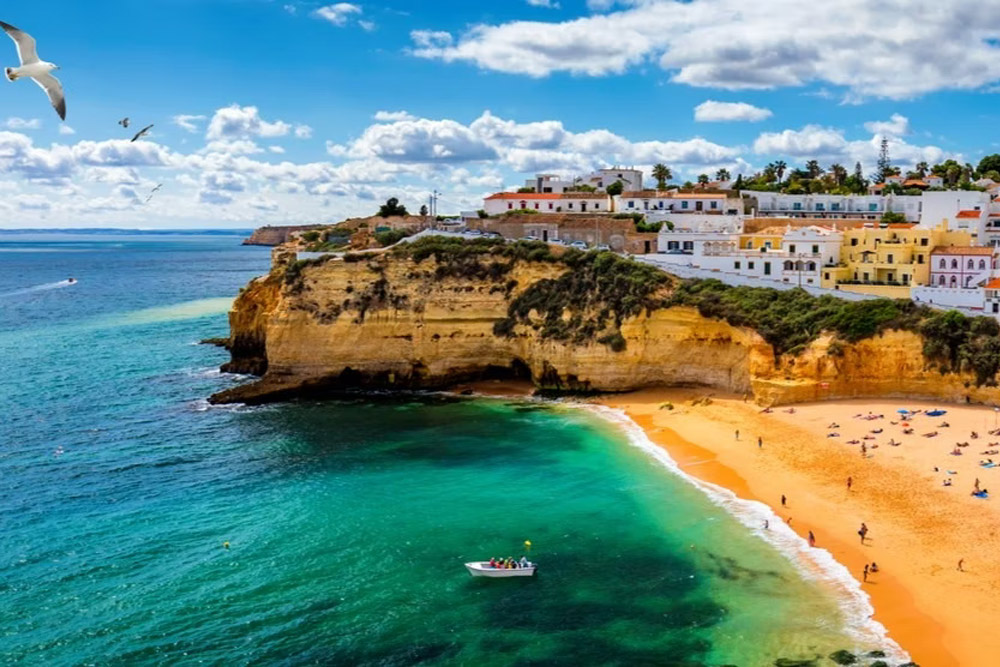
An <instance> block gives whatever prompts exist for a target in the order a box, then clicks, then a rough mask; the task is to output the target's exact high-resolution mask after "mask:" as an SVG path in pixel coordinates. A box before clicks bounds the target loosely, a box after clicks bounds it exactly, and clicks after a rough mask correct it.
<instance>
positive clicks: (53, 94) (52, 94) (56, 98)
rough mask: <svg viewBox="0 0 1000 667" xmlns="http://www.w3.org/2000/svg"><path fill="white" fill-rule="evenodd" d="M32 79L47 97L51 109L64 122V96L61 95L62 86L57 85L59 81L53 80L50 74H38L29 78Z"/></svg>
mask: <svg viewBox="0 0 1000 667" xmlns="http://www.w3.org/2000/svg"><path fill="white" fill-rule="evenodd" d="M31 78H32V79H34V81H35V83H37V84H38V85H39V86H41V87H42V90H44V91H45V94H46V95H48V96H49V102H52V108H53V109H55V110H56V113H57V114H59V117H60V118H62V119H63V120H66V96H65V95H64V94H63V87H62V84H61V83H59V79H57V78H55V77H54V76H52V75H51V74H39V75H38V76H33V77H31Z"/></svg>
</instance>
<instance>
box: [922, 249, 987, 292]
mask: <svg viewBox="0 0 1000 667" xmlns="http://www.w3.org/2000/svg"><path fill="white" fill-rule="evenodd" d="M996 252H997V249H996V248H985V247H981V246H938V247H936V248H934V250H932V251H931V260H930V261H931V265H930V284H931V286H933V287H951V288H961V289H974V288H977V287H979V285H981V284H982V283H984V282H986V281H987V280H989V278H990V277H991V276H992V275H993V272H994V271H995V270H996V267H997V260H996Z"/></svg>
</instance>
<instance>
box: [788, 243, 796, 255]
mask: <svg viewBox="0 0 1000 667" xmlns="http://www.w3.org/2000/svg"><path fill="white" fill-rule="evenodd" d="M788 252H792V253H794V252H795V246H794V245H790V246H788Z"/></svg>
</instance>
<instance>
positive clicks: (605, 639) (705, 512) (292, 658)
mask: <svg viewBox="0 0 1000 667" xmlns="http://www.w3.org/2000/svg"><path fill="white" fill-rule="evenodd" d="M268 263H269V251H268V249H266V248H255V247H243V246H241V245H240V237H239V236H235V235H233V236H227V235H211V236H209V235H196V234H191V235H176V234H175V235H169V236H155V235H145V234H144V235H122V234H115V235H102V234H96V233H90V234H60V235H55V234H42V233H39V234H33V235H26V234H17V235H10V234H3V233H0V359H2V360H3V361H2V364H3V365H2V369H3V372H2V373H0V399H2V402H3V407H4V410H3V413H4V417H3V419H2V423H0V536H2V540H0V601H2V602H0V661H3V662H4V663H17V664H28V665H34V664H38V665H42V664H44V665H59V664H101V665H124V664H129V665H131V664H196V663H197V664H200V663H214V664H223V663H224V664H286V665H292V664H350V665H410V664H442V665H507V664H567V665H583V664H610V665H637V664H658V665H741V666H757V665H772V664H775V661H777V660H779V659H786V660H806V659H811V658H814V657H816V656H824V657H823V659H821V660H819V661H818V662H817V663H815V664H818V665H821V664H832V663H830V662H829V661H828V660H827V659H826V658H825V656H826V655H828V654H829V653H831V652H832V651H835V650H838V649H848V650H851V651H856V652H858V651H868V650H872V649H884V650H889V651H891V650H892V649H893V645H892V643H891V642H890V641H888V640H886V639H885V638H884V637H883V636H882V635H881V634H880V633H881V630H880V628H879V627H878V626H876V625H874V624H872V623H871V622H870V621H869V620H868V619H867V616H868V615H869V614H870V613H871V610H870V608H869V607H868V606H867V602H866V600H865V599H864V598H863V597H862V596H860V594H859V593H858V591H857V587H856V586H854V585H852V584H851V583H850V580H849V578H848V577H846V574H845V573H844V572H842V571H841V570H842V568H840V569H839V570H838V566H836V564H834V563H832V562H825V561H823V560H822V558H819V557H816V556H806V555H804V553H805V550H804V549H803V548H802V545H801V540H799V539H798V538H795V537H793V536H792V535H791V534H790V531H783V530H782V527H781V526H773V530H771V531H763V530H762V528H761V525H762V520H763V518H765V517H767V516H768V514H767V512H766V510H764V509H763V508H762V507H760V506H754V505H752V504H748V503H743V502H741V501H737V500H735V499H734V498H733V497H731V496H730V495H727V494H726V493H725V492H724V491H722V490H719V489H714V488H711V487H707V486H705V485H698V484H696V483H694V482H693V481H692V480H690V479H687V478H685V477H684V476H682V474H681V473H679V471H677V470H676V469H675V468H674V467H673V466H672V465H671V462H670V461H669V460H668V459H666V458H665V456H664V455H663V454H662V453H661V452H659V451H658V450H655V449H653V448H651V447H650V446H649V445H648V443H646V442H644V440H643V437H642V435H641V433H639V432H637V431H636V430H635V429H634V428H632V427H630V426H629V425H628V424H627V423H624V422H623V421H622V419H621V418H620V417H619V416H617V415H614V414H610V413H607V412H595V411H592V410H588V409H582V408H580V407H576V406H573V405H570V404H559V403H545V402H534V401H525V400H513V399H510V400H506V399H498V398H466V397H454V396H447V395H442V394H431V395H419V394H410V395H397V396H388V395H381V396H372V395H358V396H356V397H353V398H351V399H350V400H339V401H326V402H316V401H293V402H289V403H285V404H280V405H271V406H264V407H257V408H246V407H240V406H236V407H232V406H230V407H210V406H209V405H208V403H207V402H206V401H205V398H206V397H207V396H208V395H210V394H211V393H213V392H215V391H218V390H220V389H222V388H225V387H228V386H232V385H233V384H234V383H238V382H244V381H247V378H241V377H236V376H229V375H224V374H220V373H219V372H218V370H217V368H218V366H219V364H221V363H222V362H224V361H225V360H226V359H227V355H226V353H225V352H224V351H222V350H219V349H217V348H214V347H210V346H205V345H199V344H198V341H199V340H200V339H203V338H207V337H213V336H225V335H226V333H227V322H226V311H227V310H228V308H229V305H230V303H231V301H232V298H233V296H234V295H235V294H236V293H237V291H238V290H239V288H240V287H242V286H243V285H245V284H246V282H247V281H248V280H249V279H251V278H252V277H253V276H255V275H259V274H261V273H263V272H265V271H266V270H267V267H268ZM70 277H72V278H75V279H76V281H77V282H76V283H75V284H70V283H69V282H68V278H70ZM778 523H780V522H778ZM526 540H529V541H530V542H531V546H530V548H527V547H525V545H524V543H525V541H526ZM522 554H527V555H528V556H529V558H530V559H532V560H534V561H536V562H538V563H539V570H538V575H537V576H536V577H534V578H524V579H510V580H485V579H478V578H472V577H470V576H469V575H468V574H467V572H466V571H465V569H464V567H463V562H465V561H469V560H479V559H488V558H490V557H491V556H515V557H520V556H521V555H522ZM900 658H901V656H900ZM787 664H791V663H787ZM803 664H805V663H803ZM862 664H868V661H866V662H863V663H862Z"/></svg>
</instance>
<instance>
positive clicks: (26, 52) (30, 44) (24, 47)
mask: <svg viewBox="0 0 1000 667" xmlns="http://www.w3.org/2000/svg"><path fill="white" fill-rule="evenodd" d="M0 28H3V30H4V32H6V33H7V36H8V37H10V38H11V39H12V40H14V43H15V44H17V57H18V58H20V59H21V64H22V65H30V64H31V63H37V62H38V50H37V49H36V48H35V38H34V37H32V36H31V35H29V34H28V33H26V32H24V31H23V30H18V29H17V28H15V27H14V26H12V25H11V24H9V23H4V22H3V21H0Z"/></svg>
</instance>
